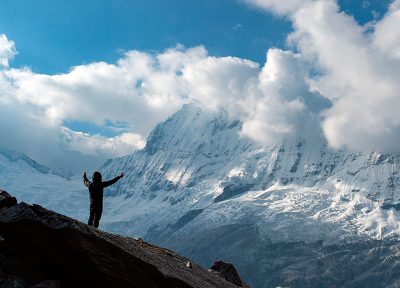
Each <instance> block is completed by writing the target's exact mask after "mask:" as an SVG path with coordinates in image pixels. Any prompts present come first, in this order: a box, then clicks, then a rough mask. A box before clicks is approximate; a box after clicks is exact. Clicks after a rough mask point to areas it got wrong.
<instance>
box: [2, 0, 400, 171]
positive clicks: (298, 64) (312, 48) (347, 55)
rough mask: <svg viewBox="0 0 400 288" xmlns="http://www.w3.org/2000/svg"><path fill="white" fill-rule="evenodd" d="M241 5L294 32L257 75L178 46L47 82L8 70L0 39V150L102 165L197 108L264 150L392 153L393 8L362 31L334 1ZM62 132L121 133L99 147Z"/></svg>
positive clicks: (83, 135) (395, 119) (240, 64)
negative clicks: (299, 144)
mask: <svg viewBox="0 0 400 288" xmlns="http://www.w3.org/2000/svg"><path fill="white" fill-rule="evenodd" d="M247 2H249V3H252V5H257V6H259V7H261V8H262V9H267V10H268V11H271V12H272V13H277V14H279V15H283V16H285V17H288V19H290V20H291V21H292V23H293V28H294V30H293V32H292V33H291V34H290V35H288V38H287V43H288V46H287V47H289V48H288V49H289V50H287V51H284V50H282V49H269V50H268V51H267V53H266V63H265V65H263V66H261V67H260V65H259V64H258V63H255V62H252V61H249V60H245V59H240V58H236V57H213V56H210V55H208V53H207V50H206V49H205V48H204V47H202V46H199V47H193V48H185V47H183V46H177V47H175V48H172V49H168V50H165V51H163V52H160V53H153V54H151V53H145V52H140V51H129V52H127V53H125V54H124V55H123V56H122V57H121V59H119V60H118V61H117V62H116V63H114V64H110V63H105V62H95V63H90V64H87V65H80V66H75V67H72V68H71V70H70V71H69V72H68V73H64V74H58V75H45V74H37V73H35V72H33V71H31V70H30V69H29V68H18V69H17V68H13V67H12V66H11V65H10V61H11V60H12V59H13V57H14V56H15V55H16V49H15V45H14V42H12V41H11V40H9V39H7V37H6V36H5V35H1V36H0V113H1V120H2V121H1V122H0V133H2V135H7V137H6V139H3V140H2V143H1V144H2V145H6V146H11V147H13V148H17V149H18V150H20V151H23V152H26V153H28V154H29V155H32V156H33V157H35V158H36V159H38V160H39V161H40V160H43V161H44V162H45V163H48V164H53V163H51V162H55V164H56V165H58V166H62V163H64V164H65V163H66V164H67V165H70V166H73V164H72V163H77V164H76V165H77V166H79V165H80V166H82V162H83V161H86V162H87V163H96V164H100V162H99V161H103V160H104V159H106V158H110V157H117V156H122V155H125V154H129V153H132V152H133V151H135V150H137V149H140V148H142V147H143V146H144V145H145V139H146V137H147V135H148V134H149V132H150V131H151V129H152V128H153V127H154V126H155V124H157V123H158V122H160V121H163V120H165V119H166V118H167V117H168V116H170V115H171V114H172V113H174V112H176V111H177V110H179V109H180V107H181V106H182V105H183V104H185V103H197V104H198V105H201V106H202V107H204V108H205V109H221V108H223V109H225V110H226V111H227V112H228V114H229V115H230V116H231V117H232V118H236V119H240V120H241V121H242V122H243V128H242V131H241V134H242V135H243V136H246V137H250V138H252V139H254V140H256V141H258V142H259V143H261V144H263V145H269V146H271V145H278V144H280V143H281V142H282V141H292V140H296V139H298V138H306V139H310V138H312V137H323V138H325V139H326V141H327V142H328V143H329V145H330V146H332V147H335V148H350V149H354V150H378V151H388V152H399V148H398V147H397V146H398V145H397V143H398V142H399V140H400V113H398V110H399V108H400V96H399V91H400V81H399V80H398V76H399V75H400V40H399V39H400V35H399V33H400V32H399V30H398V29H397V27H399V25H400V1H395V2H393V3H392V4H391V6H390V7H389V10H388V12H387V14H386V15H385V16H384V17H383V18H382V19H381V20H380V21H378V22H374V23H368V25H366V26H360V25H359V24H358V23H357V22H356V21H355V20H354V19H353V17H351V16H349V15H346V14H345V13H343V12H341V11H340V9H339V6H338V4H337V2H336V1H334V0H321V1H318V0H316V1H305V0H303V1H302V0H298V1H296V0H293V1H277V0H275V1H274V0H247ZM10 66H11V67H10ZM70 121H77V122H82V123H92V124H94V125H97V126H99V127H102V126H104V125H106V123H108V124H107V125H110V123H111V126H112V125H113V124H116V123H125V124H126V125H125V126H124V128H123V129H121V130H120V131H119V133H116V136H106V135H102V134H98V133H97V134H96V133H92V134H90V133H88V132H85V131H79V129H75V130H74V129H72V128H71V127H68V122H70ZM117 126H118V125H115V129H116V131H117ZM38 147H40V148H41V149H38ZM43 151H46V153H43ZM44 155H45V156H44ZM60 155H64V156H60ZM57 157H58V158H57ZM54 159H56V160H54ZM94 159H97V160H96V161H97V162H96V161H95V160H94ZM68 161H69V162H70V163H69V164H68ZM90 161H92V162H90Z"/></svg>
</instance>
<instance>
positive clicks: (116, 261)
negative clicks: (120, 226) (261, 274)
mask: <svg viewBox="0 0 400 288" xmlns="http://www.w3.org/2000/svg"><path fill="white" fill-rule="evenodd" d="M14 200H15V198H13V197H12V196H11V195H9V194H8V193H6V192H4V191H2V192H1V193H0V234H1V237H2V238H3V240H2V241H0V286H1V287H138V288H139V287H140V288H146V287H154V288H155V287H165V288H168V287H171V288H172V287H174V288H175V287H176V288H186V287H188V288H189V287H196V288H197V287H198V288H211V287H216V288H229V287H231V288H233V287H237V286H235V285H234V284H232V283H230V282H228V281H225V280H224V279H223V278H221V277H219V276H218V275H215V274H213V273H210V272H208V271H206V270H205V269H203V268H202V267H200V266H199V265H197V264H195V263H193V262H191V264H192V265H191V267H190V268H188V267H187V266H186V263H188V261H189V259H187V258H184V257H181V256H179V255H177V254H175V253H174V252H173V251H170V250H167V249H164V248H162V247H158V246H154V245H151V244H149V243H146V242H144V241H142V240H135V239H133V238H128V237H123V236H119V235H113V234H109V233H105V232H102V231H100V230H97V229H95V228H93V227H90V226H87V225H85V224H83V223H81V222H79V221H76V220H74V219H71V218H69V217H66V216H63V215H60V214H57V213H55V212H52V211H50V210H47V209H45V208H43V207H41V206H38V205H29V204H26V203H19V204H17V202H16V200H15V201H14Z"/></svg>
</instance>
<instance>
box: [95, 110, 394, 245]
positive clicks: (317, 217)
mask: <svg viewBox="0 0 400 288" xmlns="http://www.w3.org/2000/svg"><path fill="white" fill-rule="evenodd" d="M240 125H241V123H240V122H239V121H235V120H230V119H229V118H228V117H227V115H226V114H225V113H224V112H222V111H221V112H218V113H216V112H206V111H202V110H201V109H200V108H198V107H196V106H194V105H186V106H184V107H183V108H182V110H180V111H179V112H177V113H176V114H175V115H173V116H171V117H170V118H169V119H168V120H167V121H166V122H164V123H161V124H159V125H158V126H157V127H156V128H155V129H154V131H153V132H152V133H151V135H150V136H149V138H148V142H147V146H146V147H145V148H144V149H143V150H141V151H137V152H136V153H134V154H132V155H129V156H126V157H122V158H118V159H113V160H109V161H107V163H105V165H104V166H103V167H102V168H101V170H102V171H103V172H104V174H105V176H106V178H107V177H112V176H113V175H115V174H117V173H119V171H125V172H126V174H127V176H126V178H125V179H124V180H123V181H120V182H119V183H118V184H117V185H115V186H113V187H111V188H110V189H108V192H107V196H108V197H107V199H106V205H108V206H109V207H112V210H106V211H105V214H106V216H105V218H104V219H105V220H106V221H107V222H108V223H105V226H104V227H105V228H106V229H108V230H112V231H114V232H120V233H124V234H129V235H138V236H144V237H148V238H150V239H154V240H155V241H161V239H164V238H171V237H172V235H174V237H177V238H183V237H185V236H186V235H190V234H192V233H193V231H196V233H203V232H204V231H205V230H209V229H214V228H218V227H221V226H223V225H233V224H235V225H236V224H251V225H253V226H254V227H256V229H257V231H258V235H259V237H260V239H263V240H266V241H271V242H282V241H306V242H314V241H324V243H336V242H343V241H344V242H348V241H356V240H360V239H389V238H390V239H393V238H395V239H397V237H398V236H399V235H400V226H399V224H398V223H399V213H398V212H397V210H396V209H400V204H398V203H399V197H400V193H399V185H398V184H399V174H398V173H399V167H400V155H398V154H382V153H377V152H370V153H361V152H350V151H334V150H332V149H330V148H328V147H327V145H326V143H325V142H324V141H323V140H322V139H313V140H312V141H310V140H309V139H298V141H296V142H295V143H285V144H284V145H282V146H280V147H274V148H270V149H267V148H265V147H261V146H259V145H257V144H256V143H254V142H252V141H251V140H249V139H246V138H241V137H240V133H239V132H240Z"/></svg>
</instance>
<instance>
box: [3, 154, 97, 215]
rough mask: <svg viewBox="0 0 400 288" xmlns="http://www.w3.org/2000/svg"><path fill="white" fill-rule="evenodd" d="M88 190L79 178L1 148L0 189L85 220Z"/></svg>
mask: <svg viewBox="0 0 400 288" xmlns="http://www.w3.org/2000/svg"><path fill="white" fill-rule="evenodd" d="M85 188H86V187H84V186H83V184H82V180H81V177H80V176H76V175H73V173H71V172H69V171H67V170H61V169H52V168H49V167H47V166H45V165H42V164H40V163H38V162H36V161H35V160H33V159H31V158H30V157H28V156H27V155H25V154H23V153H20V152H17V151H14V150H10V149H6V148H4V147H0V189H2V190H6V191H10V192H12V193H13V195H15V196H16V197H17V199H19V200H21V201H24V202H28V203H37V204H41V205H43V206H45V207H47V208H49V209H53V210H56V211H58V212H60V213H64V214H66V215H69V216H72V217H74V218H76V219H79V220H85V219H86V217H87V214H88V211H87V210H88V201H89V199H88V193H87V191H86V190H87V189H85Z"/></svg>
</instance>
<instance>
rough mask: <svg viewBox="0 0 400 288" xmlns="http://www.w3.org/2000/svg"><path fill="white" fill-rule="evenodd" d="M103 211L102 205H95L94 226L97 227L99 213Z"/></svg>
mask: <svg viewBox="0 0 400 288" xmlns="http://www.w3.org/2000/svg"><path fill="white" fill-rule="evenodd" d="M102 213H103V207H102V206H100V207H96V212H95V213H94V227H95V228H98V227H99V223H100V218H101V214H102Z"/></svg>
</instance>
